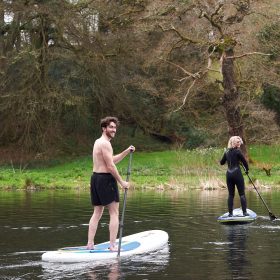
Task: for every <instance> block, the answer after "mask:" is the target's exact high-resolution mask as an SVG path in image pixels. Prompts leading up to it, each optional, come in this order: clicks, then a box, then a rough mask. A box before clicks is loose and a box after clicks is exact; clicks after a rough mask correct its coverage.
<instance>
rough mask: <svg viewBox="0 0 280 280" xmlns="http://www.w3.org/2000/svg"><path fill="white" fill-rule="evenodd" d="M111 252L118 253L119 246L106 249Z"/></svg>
mask: <svg viewBox="0 0 280 280" xmlns="http://www.w3.org/2000/svg"><path fill="white" fill-rule="evenodd" d="M108 249H109V250H110V251H111V252H118V250H119V246H117V245H113V246H110V247H109V248H108Z"/></svg>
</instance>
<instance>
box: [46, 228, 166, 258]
mask: <svg viewBox="0 0 280 280" xmlns="http://www.w3.org/2000/svg"><path fill="white" fill-rule="evenodd" d="M167 242H168V234H167V232H165V231H162V230H149V231H143V232H139V233H136V234H132V235H129V236H126V237H123V238H122V244H121V251H120V255H121V256H130V255H134V254H143V253H147V252H150V251H154V250H157V249H159V248H161V247H163V246H164V245H165V244H166V243H167ZM116 243H117V244H118V240H116ZM108 248H109V242H105V243H101V244H98V245H95V246H94V250H87V249H86V247H85V246H80V247H65V248H61V249H58V250H57V251H49V252H46V253H44V254H43V255H42V260H43V261H48V262H88V261H97V260H105V259H113V258H116V257H117V254H118V252H111V251H110V250H109V249H108Z"/></svg>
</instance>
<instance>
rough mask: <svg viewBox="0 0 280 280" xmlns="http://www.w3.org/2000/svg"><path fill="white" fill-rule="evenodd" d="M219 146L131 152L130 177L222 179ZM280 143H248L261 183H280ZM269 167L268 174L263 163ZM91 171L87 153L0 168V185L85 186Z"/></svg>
mask: <svg viewBox="0 0 280 280" xmlns="http://www.w3.org/2000/svg"><path fill="white" fill-rule="evenodd" d="M223 151H224V150H223V149H222V148H205V149H193V150H186V149H176V150H169V151H157V152H139V151H138V152H136V153H135V154H134V155H133V162H132V173H131V180H132V182H133V186H134V187H136V188H142V187H151V188H157V187H158V186H163V187H167V188H169V187H176V186H180V187H182V188H199V187H200V182H201V180H202V179H205V180H209V178H212V179H213V178H216V179H217V180H219V181H222V182H224V181H225V178H224V173H225V167H224V166H220V164H219V160H220V158H221V157H222V154H223ZM279 151H280V149H279V146H264V145H260V146H251V147H250V154H251V157H252V160H253V163H251V164H250V174H252V176H254V178H258V180H259V181H260V182H261V184H265V185H267V184H268V185H270V186H275V187H276V186H279V185H280V154H279ZM127 164H128V161H127V158H126V159H124V160H123V161H121V162H120V163H119V164H118V169H119V171H120V173H121V174H122V176H125V175H126V172H127ZM268 166H269V168H270V169H271V176H267V175H266V173H265V172H264V167H268ZM91 173H92V159H91V156H90V155H88V156H86V157H79V158H76V159H75V160H73V159H72V160H65V161H62V162H61V161H60V162H53V163H52V164H51V165H50V166H41V167H39V166H37V167H33V168H26V169H25V170H20V169H18V168H15V167H14V166H6V167H4V166H2V167H1V168H0V179H1V180H0V188H2V189H25V188H27V189H28V188H29V189H44V188H47V189H71V188H72V189H84V188H85V189H86V188H88V186H89V178H90V176H91Z"/></svg>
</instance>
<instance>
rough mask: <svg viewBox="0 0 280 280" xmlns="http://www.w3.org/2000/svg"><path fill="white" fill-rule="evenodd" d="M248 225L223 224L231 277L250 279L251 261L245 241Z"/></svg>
mask: <svg viewBox="0 0 280 280" xmlns="http://www.w3.org/2000/svg"><path fill="white" fill-rule="evenodd" d="M248 231H249V225H235V226H225V234H226V236H227V240H228V254H227V263H228V267H229V271H230V272H231V279H251V276H252V275H251V273H250V271H251V262H250V259H249V254H248V250H247V247H246V241H247V238H248Z"/></svg>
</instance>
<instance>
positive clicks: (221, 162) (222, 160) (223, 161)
mask: <svg viewBox="0 0 280 280" xmlns="http://www.w3.org/2000/svg"><path fill="white" fill-rule="evenodd" d="M226 161H227V157H226V153H224V155H223V157H222V159H221V160H220V164H221V165H224V164H225V163H226Z"/></svg>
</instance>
